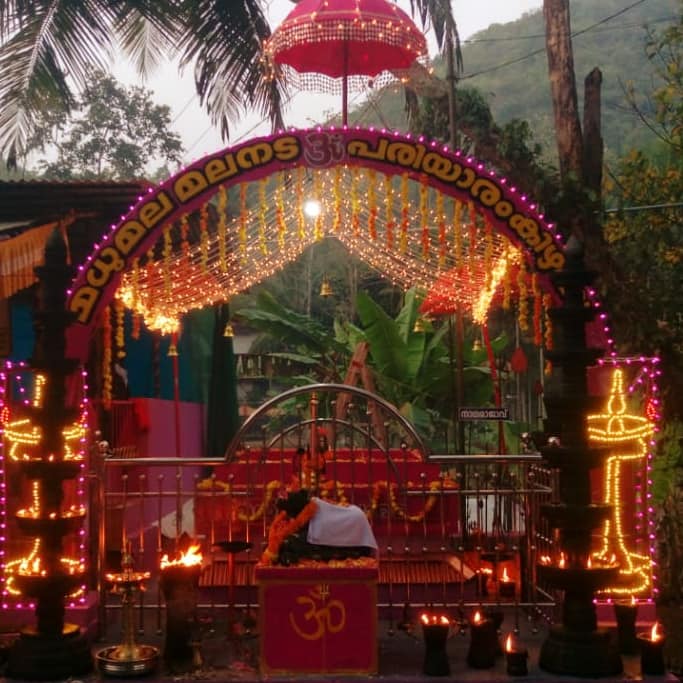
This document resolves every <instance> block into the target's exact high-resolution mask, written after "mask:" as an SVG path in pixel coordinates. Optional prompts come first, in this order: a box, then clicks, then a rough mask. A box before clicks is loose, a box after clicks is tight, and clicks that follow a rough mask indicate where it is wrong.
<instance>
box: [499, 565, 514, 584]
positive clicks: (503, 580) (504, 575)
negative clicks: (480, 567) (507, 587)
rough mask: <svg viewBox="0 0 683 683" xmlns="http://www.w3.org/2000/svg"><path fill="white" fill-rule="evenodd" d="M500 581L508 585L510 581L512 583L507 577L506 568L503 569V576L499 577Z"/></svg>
mask: <svg viewBox="0 0 683 683" xmlns="http://www.w3.org/2000/svg"><path fill="white" fill-rule="evenodd" d="M500 580H501V581H502V582H503V583H510V581H512V579H511V578H510V577H509V576H508V568H507V567H503V576H501V577H500Z"/></svg>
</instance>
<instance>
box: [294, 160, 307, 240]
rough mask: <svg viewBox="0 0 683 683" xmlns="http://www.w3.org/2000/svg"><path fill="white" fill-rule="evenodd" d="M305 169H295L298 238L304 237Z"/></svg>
mask: <svg viewBox="0 0 683 683" xmlns="http://www.w3.org/2000/svg"><path fill="white" fill-rule="evenodd" d="M305 174H306V169H305V168H303V167H299V168H297V169H296V186H295V189H296V205H297V207H298V210H297V215H296V224H297V236H298V237H299V239H300V240H303V239H305V237H306V214H305V212H304V205H305V201H304V177H305Z"/></svg>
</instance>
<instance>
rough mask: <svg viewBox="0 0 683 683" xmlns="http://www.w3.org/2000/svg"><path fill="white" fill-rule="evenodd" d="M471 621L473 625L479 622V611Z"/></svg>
mask: <svg viewBox="0 0 683 683" xmlns="http://www.w3.org/2000/svg"><path fill="white" fill-rule="evenodd" d="M472 621H474V623H475V624H478V623H479V622H480V621H481V613H480V612H479V611H477V612H475V613H474V617H473V618H472Z"/></svg>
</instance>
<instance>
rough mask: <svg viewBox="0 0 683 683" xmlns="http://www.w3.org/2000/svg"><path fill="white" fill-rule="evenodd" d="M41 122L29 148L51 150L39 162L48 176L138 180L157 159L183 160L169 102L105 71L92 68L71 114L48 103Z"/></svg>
mask: <svg viewBox="0 0 683 683" xmlns="http://www.w3.org/2000/svg"><path fill="white" fill-rule="evenodd" d="M37 121H38V126H37V128H36V130H35V132H34V134H33V135H32V136H31V138H30V140H29V150H35V151H36V152H41V153H43V154H47V156H46V157H44V158H41V159H40V161H39V162H38V166H39V168H40V170H41V172H42V174H43V177H45V178H46V179H49V180H70V179H72V178H82V179H97V180H104V179H108V180H129V179H132V178H139V177H141V176H144V175H145V174H146V169H147V168H148V166H149V164H150V163H152V162H153V161H156V162H157V163H158V162H165V163H167V164H178V163H179V162H180V159H181V155H182V151H183V148H182V144H181V142H180V137H179V136H178V135H177V134H176V133H173V132H171V130H170V125H171V117H170V110H169V108H168V107H167V106H165V105H163V106H162V105H157V104H154V102H153V101H152V97H151V92H150V91H148V90H146V89H144V88H140V87H129V88H126V87H124V86H122V85H121V84H120V83H118V82H117V81H116V80H115V79H114V78H113V77H112V76H110V75H108V74H105V73H104V72H102V71H91V72H90V79H89V83H88V86H87V87H86V88H85V90H84V91H83V93H82V95H81V96H80V97H79V98H78V99H77V100H76V102H75V105H74V107H73V109H72V110H71V113H69V112H67V111H66V110H64V109H60V108H59V107H58V106H55V107H46V108H45V109H43V110H42V111H41V112H40V114H39V116H38V118H37Z"/></svg>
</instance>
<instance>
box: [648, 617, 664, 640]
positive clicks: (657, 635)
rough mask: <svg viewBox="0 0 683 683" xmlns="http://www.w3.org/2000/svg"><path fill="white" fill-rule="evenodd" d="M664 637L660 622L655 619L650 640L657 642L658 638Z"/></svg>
mask: <svg viewBox="0 0 683 683" xmlns="http://www.w3.org/2000/svg"><path fill="white" fill-rule="evenodd" d="M661 639H662V634H661V633H660V632H659V622H658V621H655V623H654V625H653V626H652V630H651V631H650V640H651V641H652V642H653V643H656V642H657V641H658V640H661Z"/></svg>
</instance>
